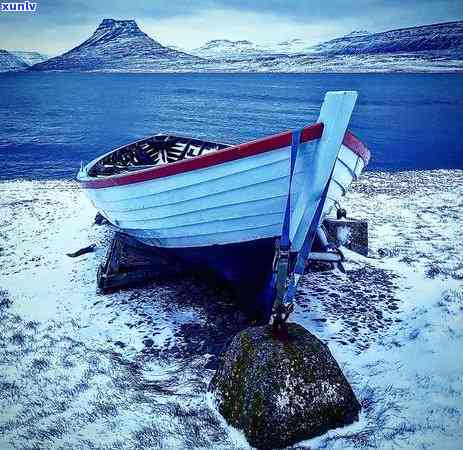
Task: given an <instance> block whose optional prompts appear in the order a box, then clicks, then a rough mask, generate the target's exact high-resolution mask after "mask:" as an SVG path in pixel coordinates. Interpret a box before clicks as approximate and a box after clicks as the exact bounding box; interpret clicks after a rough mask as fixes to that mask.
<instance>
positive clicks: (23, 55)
mask: <svg viewBox="0 0 463 450" xmlns="http://www.w3.org/2000/svg"><path fill="white" fill-rule="evenodd" d="M10 53H12V54H13V55H15V56H17V57H18V58H20V59H22V60H23V61H24V62H25V63H26V64H27V65H28V66H33V65H34V64H37V63H39V62H43V61H46V60H47V59H49V58H50V57H49V56H47V55H44V54H42V53H39V52H25V51H20V50H17V51H10Z"/></svg>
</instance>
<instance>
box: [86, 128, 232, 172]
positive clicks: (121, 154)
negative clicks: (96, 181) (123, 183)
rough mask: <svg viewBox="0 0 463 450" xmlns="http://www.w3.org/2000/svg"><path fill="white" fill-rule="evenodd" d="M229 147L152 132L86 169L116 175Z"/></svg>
mask: <svg viewBox="0 0 463 450" xmlns="http://www.w3.org/2000/svg"><path fill="white" fill-rule="evenodd" d="M227 147H230V145H227V144H218V143H216V142H209V141H203V140H201V139H194V138H186V137H179V136H174V135H166V134H156V135H154V136H150V137H148V138H146V139H143V140H141V141H137V142H134V143H131V144H128V145H125V146H124V147H120V148H118V149H117V150H115V151H114V152H112V153H110V154H108V155H106V156H105V157H103V158H102V159H101V160H100V161H98V162H97V163H96V164H95V165H94V166H93V167H92V169H91V170H90V171H89V175H90V176H94V177H98V176H103V177H105V176H108V175H116V174H121V173H126V172H131V171H136V170H142V169H148V168H150V167H153V166H156V165H161V164H168V163H172V162H176V161H181V160H183V159H189V158H195V157H197V156H200V155H204V154H206V153H210V152H215V151H217V150H222V149H224V148H227Z"/></svg>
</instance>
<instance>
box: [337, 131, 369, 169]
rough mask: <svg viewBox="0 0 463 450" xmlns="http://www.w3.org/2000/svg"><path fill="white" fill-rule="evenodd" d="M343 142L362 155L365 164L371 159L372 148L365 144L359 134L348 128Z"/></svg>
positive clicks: (358, 154)
mask: <svg viewBox="0 0 463 450" xmlns="http://www.w3.org/2000/svg"><path fill="white" fill-rule="evenodd" d="M342 143H343V144H344V145H345V146H346V147H347V148H348V149H349V150H351V151H353V152H354V153H355V154H356V155H357V156H360V158H362V159H363V162H364V163H365V165H367V164H368V162H369V161H370V150H368V148H367V147H366V146H365V144H364V143H363V142H362V141H361V140H360V139H359V138H358V137H357V136H355V135H354V134H353V133H352V132H350V131H349V130H347V131H346V134H345V135H344V140H343V141H342Z"/></svg>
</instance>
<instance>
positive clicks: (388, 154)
mask: <svg viewBox="0 0 463 450" xmlns="http://www.w3.org/2000/svg"><path fill="white" fill-rule="evenodd" d="M350 89H355V90H357V91H359V94H360V96H359V101H358V105H357V107H356V109H355V112H354V115H353V118H352V121H351V129H352V130H353V131H354V132H355V133H356V134H358V136H359V137H361V139H362V140H363V141H364V142H365V143H366V144H367V145H368V147H369V148H370V149H371V150H372V154H373V158H372V161H371V164H370V167H369V168H370V169H372V170H405V169H434V168H463V144H462V142H463V139H462V137H463V136H462V135H463V77H462V76H461V75H459V74H102V73H89V74H79V73H17V74H1V75H0V119H1V127H0V158H1V171H0V179H14V178H32V179H45V178H72V177H74V176H75V173H76V171H77V170H78V167H79V165H80V162H81V161H88V160H90V159H92V158H94V157H96V156H98V155H99V154H101V153H103V152H106V151H109V150H111V149H112V148H114V147H116V146H119V145H122V144H125V143H128V142H131V141H133V140H136V139H138V138H141V137H144V136H147V135H150V134H154V133H157V132H161V131H162V132H173V133H179V134H185V135H189V136H195V137H202V138H207V139H210V140H216V141H221V142H229V143H238V142H242V141H246V140H249V139H253V138H257V137H260V136H264V135H267V134H270V133H276V132H279V131H282V130H286V129H288V128H293V127H300V126H302V125H305V124H307V123H310V122H313V121H314V120H315V119H316V118H317V115H318V111H319V108H320V104H321V102H322V99H323V95H324V92H325V91H327V90H350Z"/></svg>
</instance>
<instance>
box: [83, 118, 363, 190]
mask: <svg viewBox="0 0 463 450" xmlns="http://www.w3.org/2000/svg"><path fill="white" fill-rule="evenodd" d="M323 128H324V125H323V123H320V122H319V123H315V124H312V125H308V126H306V127H304V128H303V130H302V135H301V143H305V142H309V141H313V140H317V139H320V138H321V136H322V134H323ZM291 135H292V132H291V130H288V131H285V132H282V133H279V134H275V135H272V136H266V137H264V138H260V139H256V140H253V141H248V142H245V143H241V144H237V145H231V146H229V147H226V148H223V149H220V150H217V151H214V152H211V153H207V154H205V155H199V156H196V157H194V158H189V159H182V160H180V161H175V162H171V163H168V164H161V165H156V166H153V167H150V168H145V169H140V170H137V171H134V172H130V173H123V174H115V175H109V176H105V177H101V178H96V177H92V176H90V175H88V173H89V171H90V170H91V169H92V167H93V166H95V164H97V163H98V162H99V161H101V160H102V159H103V158H105V157H106V156H108V155H110V154H111V153H113V152H115V151H118V150H120V149H123V148H125V147H128V146H129V145H133V144H137V143H140V142H143V141H146V140H148V139H150V137H148V138H144V139H140V140H139V141H136V142H134V143H132V144H128V145H124V146H122V147H119V148H117V149H114V150H112V151H110V152H108V153H105V154H104V155H102V156H100V157H98V158H97V159H95V160H93V161H92V162H90V163H89V164H87V165H86V166H85V167H84V168H83V169H82V170H81V171H80V172H79V175H78V181H79V182H80V183H81V184H82V185H83V187H84V188H86V189H100V188H109V187H114V186H124V185H129V184H133V183H140V182H143V181H150V180H154V179H158V178H164V177H169V176H173V175H177V174H180V173H185V172H191V171H194V170H197V169H203V168H208V167H211V166H215V165H218V164H222V163H225V162H230V161H234V160H237V159H241V158H246V157H251V156H255V155H258V154H261V153H265V152H268V151H272V150H278V149H280V148H284V147H287V146H289V145H291ZM343 144H344V145H345V146H346V147H347V148H349V149H350V150H351V151H353V152H354V153H355V154H357V155H358V156H360V157H361V158H362V159H363V160H364V162H365V165H366V164H367V163H368V161H369V158H370V152H369V150H368V148H367V147H366V146H365V145H364V144H363V143H362V142H361V141H360V140H359V139H358V138H357V137H356V136H355V135H354V134H353V133H351V132H350V131H347V132H346V134H345V136H344V140H343Z"/></svg>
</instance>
